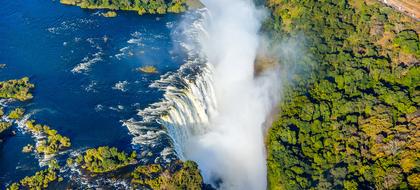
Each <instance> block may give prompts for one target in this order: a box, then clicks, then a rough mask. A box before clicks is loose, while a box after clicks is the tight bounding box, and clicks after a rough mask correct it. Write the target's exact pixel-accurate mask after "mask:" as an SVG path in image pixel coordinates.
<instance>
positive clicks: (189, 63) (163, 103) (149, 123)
mask: <svg viewBox="0 0 420 190" xmlns="http://www.w3.org/2000/svg"><path fill="white" fill-rule="evenodd" d="M206 14H207V9H206V8H201V9H197V10H194V11H190V12H189V13H187V14H185V15H183V20H184V22H185V23H184V24H183V25H184V26H183V27H181V28H177V29H175V30H173V33H174V34H176V35H179V36H178V37H180V38H181V39H182V41H180V46H181V49H182V50H183V51H184V52H185V53H186V55H187V59H186V60H185V63H184V64H182V65H181V66H180V68H179V69H178V70H176V71H173V72H168V73H165V74H163V75H161V77H160V79H158V80H156V81H154V82H153V83H152V84H150V85H149V87H150V88H157V89H158V90H160V91H163V92H164V95H163V98H162V99H161V100H160V101H158V102H155V103H152V104H150V105H149V106H148V107H146V108H144V109H142V110H138V113H137V115H138V117H136V118H130V119H127V120H122V121H121V122H122V125H123V126H125V127H127V129H128V131H129V134H130V135H131V136H132V142H131V144H132V146H133V148H134V149H136V150H137V151H139V152H140V154H141V155H142V158H143V159H142V161H141V162H144V163H168V162H171V161H173V160H177V159H179V158H182V155H180V154H179V153H177V151H176V150H175V142H174V139H173V138H172V137H171V135H170V134H169V132H168V130H169V129H168V128H166V127H165V126H164V121H163V120H162V117H164V116H165V115H167V114H168V112H169V110H170V109H172V106H173V102H172V101H171V99H170V98H169V96H168V95H169V94H171V95H174V96H177V95H180V94H181V93H183V92H184V91H185V90H186V89H188V88H189V87H188V85H190V83H191V81H194V80H196V79H197V77H198V76H199V75H200V74H201V73H202V72H203V71H204V70H205V69H206V68H207V67H208V66H209V65H208V63H207V61H206V60H205V59H204V58H203V57H202V55H201V48H200V47H199V43H198V35H200V34H201V33H202V32H203V31H200V30H204V27H203V22H202V20H203V18H204V17H205V15H206ZM181 25H182V24H181ZM186 81H190V82H186Z"/></svg>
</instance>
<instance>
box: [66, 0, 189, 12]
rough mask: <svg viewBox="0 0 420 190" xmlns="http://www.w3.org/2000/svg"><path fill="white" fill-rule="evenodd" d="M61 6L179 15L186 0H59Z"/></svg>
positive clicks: (185, 6)
mask: <svg viewBox="0 0 420 190" xmlns="http://www.w3.org/2000/svg"><path fill="white" fill-rule="evenodd" d="M189 1H191V0H189ZM60 2H61V3H62V4H67V5H76V6H79V7H81V8H88V9H110V10H129V11H137V12H138V14H139V15H143V14H145V13H149V14H165V13H167V12H171V13H180V12H184V11H186V10H187V2H186V0H169V1H167V0H106V1H102V0H60Z"/></svg>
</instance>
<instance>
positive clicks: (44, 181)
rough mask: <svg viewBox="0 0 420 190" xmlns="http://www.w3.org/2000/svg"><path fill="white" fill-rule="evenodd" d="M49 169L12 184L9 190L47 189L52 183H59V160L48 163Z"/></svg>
mask: <svg viewBox="0 0 420 190" xmlns="http://www.w3.org/2000/svg"><path fill="white" fill-rule="evenodd" d="M48 166H49V168H47V169H44V170H41V171H38V172H36V173H35V174H34V175H33V176H27V177H25V178H23V179H21V180H20V181H19V182H16V183H12V184H11V185H9V186H8V187H7V190H19V189H37V190H38V189H39V190H40V189H47V188H48V185H49V184H50V183H51V182H54V181H57V180H58V179H62V178H61V177H60V178H58V175H57V171H58V170H59V166H58V164H57V160H51V161H50V162H49V163H48Z"/></svg>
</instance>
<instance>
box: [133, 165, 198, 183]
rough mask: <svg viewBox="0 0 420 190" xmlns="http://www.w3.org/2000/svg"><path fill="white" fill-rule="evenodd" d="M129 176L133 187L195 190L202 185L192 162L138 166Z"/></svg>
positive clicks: (196, 167) (196, 166)
mask: <svg viewBox="0 0 420 190" xmlns="http://www.w3.org/2000/svg"><path fill="white" fill-rule="evenodd" d="M131 175H132V177H133V179H132V184H134V185H135V187H136V186H142V187H147V188H151V189H173V190H177V189H179V190H195V189H202V187H203V185H204V184H203V178H202V176H201V174H200V171H199V169H198V165H197V164H196V163H195V162H192V161H185V162H181V161H175V162H173V163H171V164H169V165H167V166H165V167H162V166H161V165H159V164H150V165H146V166H140V167H137V168H136V169H135V170H134V172H133V173H132V174H131Z"/></svg>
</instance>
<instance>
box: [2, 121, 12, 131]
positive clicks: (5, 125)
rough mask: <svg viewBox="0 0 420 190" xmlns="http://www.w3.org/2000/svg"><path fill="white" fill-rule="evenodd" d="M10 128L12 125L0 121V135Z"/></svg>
mask: <svg viewBox="0 0 420 190" xmlns="http://www.w3.org/2000/svg"><path fill="white" fill-rule="evenodd" d="M11 126H12V123H10V122H4V121H0V133H3V132H4V131H6V130H7V129H8V128H10V127H11Z"/></svg>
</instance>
